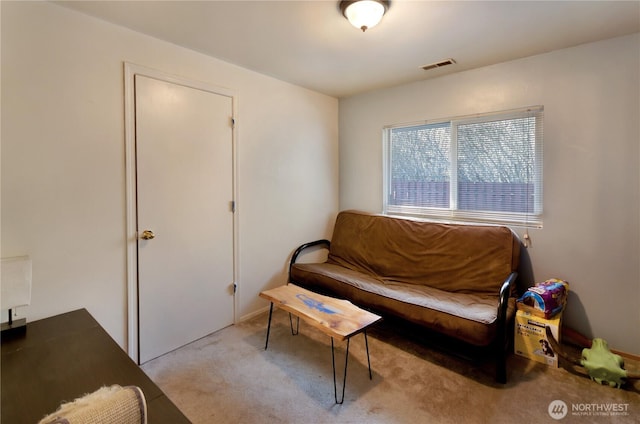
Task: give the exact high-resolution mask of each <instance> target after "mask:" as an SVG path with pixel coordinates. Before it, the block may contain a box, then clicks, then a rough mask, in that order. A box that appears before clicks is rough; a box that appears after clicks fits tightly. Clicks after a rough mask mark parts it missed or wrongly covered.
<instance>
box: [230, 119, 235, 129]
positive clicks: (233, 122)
mask: <svg viewBox="0 0 640 424" xmlns="http://www.w3.org/2000/svg"><path fill="white" fill-rule="evenodd" d="M235 127H236V118H233V117H231V128H235Z"/></svg>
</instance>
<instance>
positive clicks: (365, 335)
mask: <svg viewBox="0 0 640 424" xmlns="http://www.w3.org/2000/svg"><path fill="white" fill-rule="evenodd" d="M364 345H365V346H366V347H367V364H368V365H369V380H373V375H372V374H371V360H370V359H369V342H368V340H367V330H364Z"/></svg>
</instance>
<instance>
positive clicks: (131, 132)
mask: <svg viewBox="0 0 640 424" xmlns="http://www.w3.org/2000/svg"><path fill="white" fill-rule="evenodd" d="M136 75H141V76H145V77H149V78H154V79H157V80H160V81H165V82H169V83H173V84H177V85H182V86H185V87H189V88H194V89H198V90H203V91H207V92H210V93H214V94H218V95H222V96H226V97H229V98H231V104H232V116H231V117H230V118H231V119H232V120H233V122H232V129H231V139H232V140H231V143H232V146H231V152H232V164H231V167H232V171H231V174H232V175H231V181H232V196H233V199H229V200H230V201H231V202H233V204H232V206H231V207H233V246H232V249H233V285H234V296H233V317H232V320H233V323H234V324H235V323H236V313H237V309H238V308H237V302H238V300H237V298H238V297H237V296H236V295H237V294H238V289H239V287H238V252H239V247H238V240H239V237H238V234H239V230H238V221H239V218H238V202H237V199H238V178H237V173H238V171H237V170H238V167H237V129H238V124H237V123H238V119H237V105H238V98H237V97H238V96H237V93H236V91H235V90H231V89H227V88H223V87H218V86H215V85H211V84H208V83H205V82H201V81H194V80H189V79H186V78H182V77H179V76H175V75H170V74H167V73H165V72H162V71H158V70H156V69H152V68H148V67H145V66H141V65H136V64H134V63H130V62H124V111H125V137H124V138H125V183H126V252H127V265H126V271H127V275H126V280H127V353H128V354H129V357H130V358H131V359H133V360H134V361H135V362H136V363H137V364H139V363H140V352H139V314H138V307H139V306H138V305H139V303H138V301H139V299H138V234H137V231H138V228H137V216H138V206H137V182H136V176H137V169H136V163H137V160H136V110H135V104H136V103H135V94H136V93H135V76H136Z"/></svg>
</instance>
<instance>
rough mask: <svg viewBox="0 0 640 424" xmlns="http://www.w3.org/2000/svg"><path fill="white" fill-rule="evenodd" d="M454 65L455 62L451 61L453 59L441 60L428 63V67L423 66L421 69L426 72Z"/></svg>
mask: <svg viewBox="0 0 640 424" xmlns="http://www.w3.org/2000/svg"><path fill="white" fill-rule="evenodd" d="M454 63H456V61H455V60H453V59H445V60H442V61H440V62H436V63H430V64H429V65H424V66H422V69H424V70H425V71H428V70H430V69H436V68H442V67H443V66H447V65H453V64H454Z"/></svg>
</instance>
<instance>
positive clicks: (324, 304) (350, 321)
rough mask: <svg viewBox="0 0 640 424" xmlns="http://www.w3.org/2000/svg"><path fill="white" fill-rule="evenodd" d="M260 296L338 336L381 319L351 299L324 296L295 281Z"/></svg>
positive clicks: (346, 335) (328, 333)
mask: <svg viewBox="0 0 640 424" xmlns="http://www.w3.org/2000/svg"><path fill="white" fill-rule="evenodd" d="M260 297H262V298H264V299H267V300H269V301H270V302H272V303H273V304H274V305H276V306H278V307H279V308H280V309H283V310H285V311H288V312H290V313H292V314H293V315H295V316H297V317H300V318H302V319H303V320H305V321H306V322H307V323H309V324H311V325H312V326H314V327H316V328H317V329H319V330H320V331H322V332H324V333H325V334H327V335H329V336H331V337H333V338H337V339H339V340H346V339H348V338H349V337H351V336H353V335H355V334H358V333H359V332H361V331H363V330H364V329H366V328H367V327H368V326H370V325H371V324H373V323H375V322H377V321H378V320H380V319H382V317H381V316H379V315H376V314H373V313H371V312H369V311H366V310H364V309H361V308H359V307H357V306H355V305H354V304H353V303H351V302H349V301H348V300H342V299H336V298H334V297H329V296H323V295H321V294H318V293H315V292H312V291H310V290H307V289H304V288H302V287H298V286H296V285H294V284H288V285H286V286H280V287H276V288H274V289H270V290H265V291H263V292H261V293H260Z"/></svg>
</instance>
